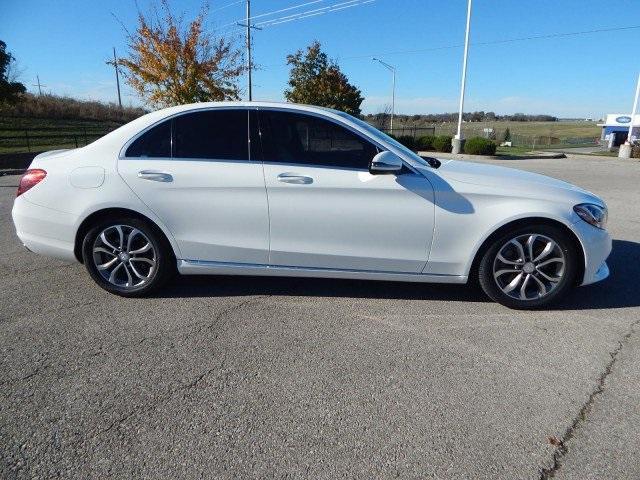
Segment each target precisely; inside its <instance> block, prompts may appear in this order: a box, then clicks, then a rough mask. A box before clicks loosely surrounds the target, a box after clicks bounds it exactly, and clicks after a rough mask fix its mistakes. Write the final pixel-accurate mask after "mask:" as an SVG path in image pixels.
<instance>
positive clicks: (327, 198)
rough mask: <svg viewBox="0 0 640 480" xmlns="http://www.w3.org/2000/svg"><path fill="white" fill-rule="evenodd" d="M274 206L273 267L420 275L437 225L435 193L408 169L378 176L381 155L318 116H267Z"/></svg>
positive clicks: (265, 145)
mask: <svg viewBox="0 0 640 480" xmlns="http://www.w3.org/2000/svg"><path fill="white" fill-rule="evenodd" d="M259 124H260V135H261V139H262V156H263V162H264V172H265V182H266V186H267V193H268V199H269V212H270V213H269V217H270V232H271V234H270V254H269V263H270V264H272V265H279V266H293V267H307V268H322V269H340V270H362V271H380V272H404V273H419V272H420V271H421V270H422V268H423V267H424V265H425V264H426V261H427V257H428V252H429V248H430V245H431V239H432V234H433V222H434V203H433V189H432V187H431V185H430V184H429V182H428V181H427V179H426V178H424V177H423V176H422V175H420V174H418V173H414V172H413V171H412V170H411V169H410V168H406V169H405V170H403V171H402V172H401V173H400V174H398V175H372V174H370V173H369V170H368V167H369V163H370V161H371V159H372V158H373V156H374V155H375V154H376V153H377V152H378V151H379V148H378V147H377V146H375V145H374V144H373V143H372V142H371V141H369V140H368V139H367V138H364V137H363V136H362V134H360V133H356V132H355V130H351V129H349V128H347V127H346V126H345V125H342V124H338V123H336V122H335V121H334V120H332V119H331V120H330V119H327V118H324V117H320V116H317V115H311V114H306V113H297V112H293V111H286V110H277V109H266V108H265V109H260V122H259Z"/></svg>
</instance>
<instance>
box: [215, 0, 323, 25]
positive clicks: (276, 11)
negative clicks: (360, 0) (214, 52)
mask: <svg viewBox="0 0 640 480" xmlns="http://www.w3.org/2000/svg"><path fill="white" fill-rule="evenodd" d="M241 1H242V2H244V0H241ZM324 1H325V0H312V1H310V2H304V3H298V4H296V5H292V6H290V7H286V8H281V9H280V10H272V11H270V12H266V13H261V14H259V15H254V16H253V17H251V18H250V19H249V20H254V19H256V18H262V17H267V16H269V15H275V14H276V13H280V12H286V11H289V10H293V9H296V8H302V7H304V6H307V5H311V4H313V3H320V2H324ZM237 3H240V2H237ZM244 20H246V19H245V18H243V19H240V20H236V21H235V22H231V23H227V24H225V25H222V26H221V27H220V28H224V27H229V26H231V25H236V24H237V23H238V22H241V21H244Z"/></svg>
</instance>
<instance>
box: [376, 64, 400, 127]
mask: <svg viewBox="0 0 640 480" xmlns="http://www.w3.org/2000/svg"><path fill="white" fill-rule="evenodd" d="M371 60H373V61H374V62H378V63H380V65H382V66H383V67H385V68H386V69H387V70H389V71H390V72H391V73H392V87H391V135H393V117H394V116H395V114H396V68H395V67H393V66H391V65H389V64H388V63H385V62H383V61H382V60H380V59H379V58H375V57H373V58H372V59H371Z"/></svg>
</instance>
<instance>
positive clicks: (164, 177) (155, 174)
mask: <svg viewBox="0 0 640 480" xmlns="http://www.w3.org/2000/svg"><path fill="white" fill-rule="evenodd" d="M138 178H141V179H143V180H152V181H154V182H172V181H173V176H172V175H171V174H170V173H169V172H160V171H158V170H140V171H139V172H138Z"/></svg>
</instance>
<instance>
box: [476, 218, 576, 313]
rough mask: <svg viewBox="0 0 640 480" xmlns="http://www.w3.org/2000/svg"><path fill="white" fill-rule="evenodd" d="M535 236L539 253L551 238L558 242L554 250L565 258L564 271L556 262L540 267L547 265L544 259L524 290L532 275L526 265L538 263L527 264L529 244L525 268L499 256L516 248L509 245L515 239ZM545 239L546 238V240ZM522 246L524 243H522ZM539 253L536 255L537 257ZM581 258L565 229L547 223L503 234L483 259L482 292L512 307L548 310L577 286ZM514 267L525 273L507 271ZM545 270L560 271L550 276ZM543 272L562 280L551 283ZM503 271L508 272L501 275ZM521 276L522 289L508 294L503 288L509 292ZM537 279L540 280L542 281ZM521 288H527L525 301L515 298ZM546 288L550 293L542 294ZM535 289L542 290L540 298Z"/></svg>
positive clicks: (492, 244)
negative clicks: (528, 276)
mask: <svg viewBox="0 0 640 480" xmlns="http://www.w3.org/2000/svg"><path fill="white" fill-rule="evenodd" d="M531 235H537V236H539V237H537V239H536V240H535V243H534V244H533V245H534V248H537V250H536V252H539V251H540V250H539V249H540V247H541V246H540V245H539V244H540V242H546V244H548V242H547V239H550V240H552V241H553V242H555V243H556V245H557V247H558V248H557V249H555V250H554V252H556V253H555V254H554V255H556V256H557V258H560V255H564V264H563V265H564V267H562V269H560V262H556V263H555V264H554V262H552V263H550V264H548V265H547V266H544V265H542V266H539V265H540V264H542V263H543V262H544V258H543V260H540V261H539V262H538V265H536V266H534V267H533V268H535V270H534V272H531V275H530V276H534V277H535V278H533V279H530V280H529V282H528V283H527V285H526V286H525V287H522V283H523V282H524V279H526V278H527V275H528V271H525V270H524V266H525V264H526V263H534V262H527V261H526V260H527V258H528V255H529V252H528V251H527V246H526V244H525V245H524V250H525V257H524V261H523V264H522V266H520V265H514V266H513V267H511V266H510V265H509V264H506V263H503V262H502V261H501V260H500V259H499V258H498V253H504V252H505V250H504V248H507V249H509V248H513V247H512V246H510V245H509V242H510V241H511V240H512V239H519V238H525V237H526V238H527V239H528V238H530V236H531ZM544 237H546V239H545V238H544ZM518 243H520V242H519V240H518ZM514 245H515V244H514ZM544 245H545V243H543V244H542V246H544ZM514 251H516V252H517V251H519V250H518V249H517V248H515V249H514ZM536 252H534V258H535V257H537V255H536ZM560 252H561V253H560ZM550 255H551V254H550ZM502 258H503V259H504V258H505V255H502ZM512 258H513V257H512ZM545 258H546V257H545ZM580 258H581V257H580V255H579V252H577V251H576V246H575V244H574V242H573V241H572V239H571V238H569V236H568V234H567V233H566V232H565V231H564V230H563V229H562V228H559V227H555V226H552V225H544V224H542V225H540V224H538V225H536V224H534V225H530V226H523V227H517V228H514V229H512V230H510V231H508V232H506V233H504V234H502V235H499V236H498V237H497V238H495V239H494V240H493V241H492V243H491V245H490V246H489V248H488V249H487V250H486V251H485V252H484V254H483V256H482V259H481V260H480V264H479V268H478V280H479V283H480V286H481V287H482V290H483V291H484V292H485V293H486V294H487V296H489V298H491V299H492V300H494V301H496V302H498V303H500V304H502V305H505V306H507V307H509V308H514V309H538V308H543V307H548V306H549V305H552V304H553V303H555V302H557V301H559V300H560V299H561V298H563V297H564V296H565V295H566V294H567V292H568V291H569V290H570V289H571V288H572V287H574V286H575V285H576V275H577V274H578V271H579V262H580ZM534 265H535V264H534ZM503 268H504V269H503ZM510 268H513V269H520V270H521V271H520V272H519V273H518V272H516V271H514V272H513V273H511V272H506V270H508V269H510ZM531 268H532V267H531V265H529V266H527V269H528V270H530V269H531ZM545 268H554V269H558V271H556V272H553V273H550V272H549V271H545V270H544V269H545ZM540 270H542V272H543V273H545V274H546V275H548V276H551V277H553V278H554V279H556V278H559V279H560V280H559V281H557V282H548V281H547V277H542V276H540V275H541V274H540ZM494 271H495V272H496V274H497V275H498V277H497V278H494ZM500 272H506V273H502V274H501V273H500ZM509 275H511V276H509ZM518 275H520V280H519V282H521V283H519V284H518V287H519V288H515V289H514V291H513V292H512V293H505V291H503V288H504V289H506V290H508V289H509V287H510V285H513V284H514V283H516V281H517V278H516V277H518ZM505 277H506V278H505ZM536 279H538V280H540V282H538V280H536ZM510 280H511V281H510ZM499 282H501V283H503V285H502V286H501V285H499ZM539 283H542V284H543V286H542V287H539V286H538V285H539ZM505 284H506V285H505ZM532 285H533V287H532ZM520 288H524V289H525V294H524V297H525V298H524V299H522V298H514V295H519V293H520V292H519V291H518V292H515V290H519V289H520ZM529 289H532V290H534V294H532V295H529V294H530V291H529ZM543 289H546V293H545V294H544V295H541V292H542V290H543ZM535 290H538V295H539V296H538V297H536V296H535Z"/></svg>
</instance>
